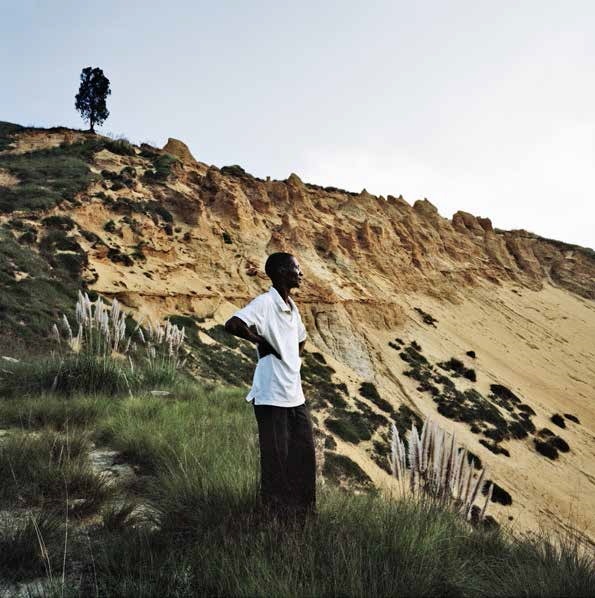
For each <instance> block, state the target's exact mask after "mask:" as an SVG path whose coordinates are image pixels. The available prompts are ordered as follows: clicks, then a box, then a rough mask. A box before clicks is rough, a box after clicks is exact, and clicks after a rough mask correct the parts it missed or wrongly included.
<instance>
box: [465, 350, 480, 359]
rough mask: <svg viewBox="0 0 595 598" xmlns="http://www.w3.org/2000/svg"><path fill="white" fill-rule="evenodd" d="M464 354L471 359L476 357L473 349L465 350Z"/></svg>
mask: <svg viewBox="0 0 595 598" xmlns="http://www.w3.org/2000/svg"><path fill="white" fill-rule="evenodd" d="M465 355H466V356H467V357H471V359H475V358H476V357H477V355H475V351H467V352H466V353H465Z"/></svg>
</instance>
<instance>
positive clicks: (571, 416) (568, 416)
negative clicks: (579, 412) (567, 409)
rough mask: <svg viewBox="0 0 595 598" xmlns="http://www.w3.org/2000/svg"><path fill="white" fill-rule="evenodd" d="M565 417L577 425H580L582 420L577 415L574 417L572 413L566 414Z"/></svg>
mask: <svg viewBox="0 0 595 598" xmlns="http://www.w3.org/2000/svg"><path fill="white" fill-rule="evenodd" d="M564 417H565V418H566V419H569V420H570V421H571V422H574V423H575V424H580V423H581V422H580V420H579V418H578V417H577V416H576V415H572V413H565V414H564Z"/></svg>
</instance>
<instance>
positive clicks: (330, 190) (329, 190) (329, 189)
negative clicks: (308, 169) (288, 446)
mask: <svg viewBox="0 0 595 598" xmlns="http://www.w3.org/2000/svg"><path fill="white" fill-rule="evenodd" d="M304 185H305V187H306V188H307V189H316V190H318V191H326V192H327V193H344V194H345V195H350V196H351V197H357V196H358V195H359V193H356V192H355V191H346V190H345V189H339V188H338V187H323V186H321V185H316V184H314V183H304Z"/></svg>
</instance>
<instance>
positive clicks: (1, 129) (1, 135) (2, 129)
mask: <svg viewBox="0 0 595 598" xmlns="http://www.w3.org/2000/svg"><path fill="white" fill-rule="evenodd" d="M22 130H23V127H21V125H15V124H13V123H7V122H4V121H0V152H1V151H4V150H6V149H9V148H10V146H11V144H12V137H13V136H14V134H15V133H18V132H19V131H22Z"/></svg>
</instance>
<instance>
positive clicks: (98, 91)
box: [74, 66, 112, 133]
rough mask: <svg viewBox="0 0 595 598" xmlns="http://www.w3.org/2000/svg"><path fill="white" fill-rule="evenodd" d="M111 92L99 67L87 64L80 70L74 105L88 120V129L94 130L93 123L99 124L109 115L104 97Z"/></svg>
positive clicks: (108, 83)
mask: <svg viewBox="0 0 595 598" xmlns="http://www.w3.org/2000/svg"><path fill="white" fill-rule="evenodd" d="M111 93H112V90H111V89H110V82H109V79H108V78H107V77H106V76H105V75H104V74H103V70H101V69H100V68H97V67H95V68H91V67H90V66H88V67H87V68H84V69H83V70H82V71H81V85H80V87H79V92H78V93H77V94H76V96H75V104H74V107H75V108H76V109H77V110H78V111H79V112H80V113H81V116H82V117H83V120H85V121H88V123H89V130H90V131H91V133H94V132H95V125H101V124H102V123H103V122H104V121H105V120H106V119H107V117H108V116H109V110H108V109H107V105H106V99H107V96H108V95H110V94H111Z"/></svg>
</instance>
